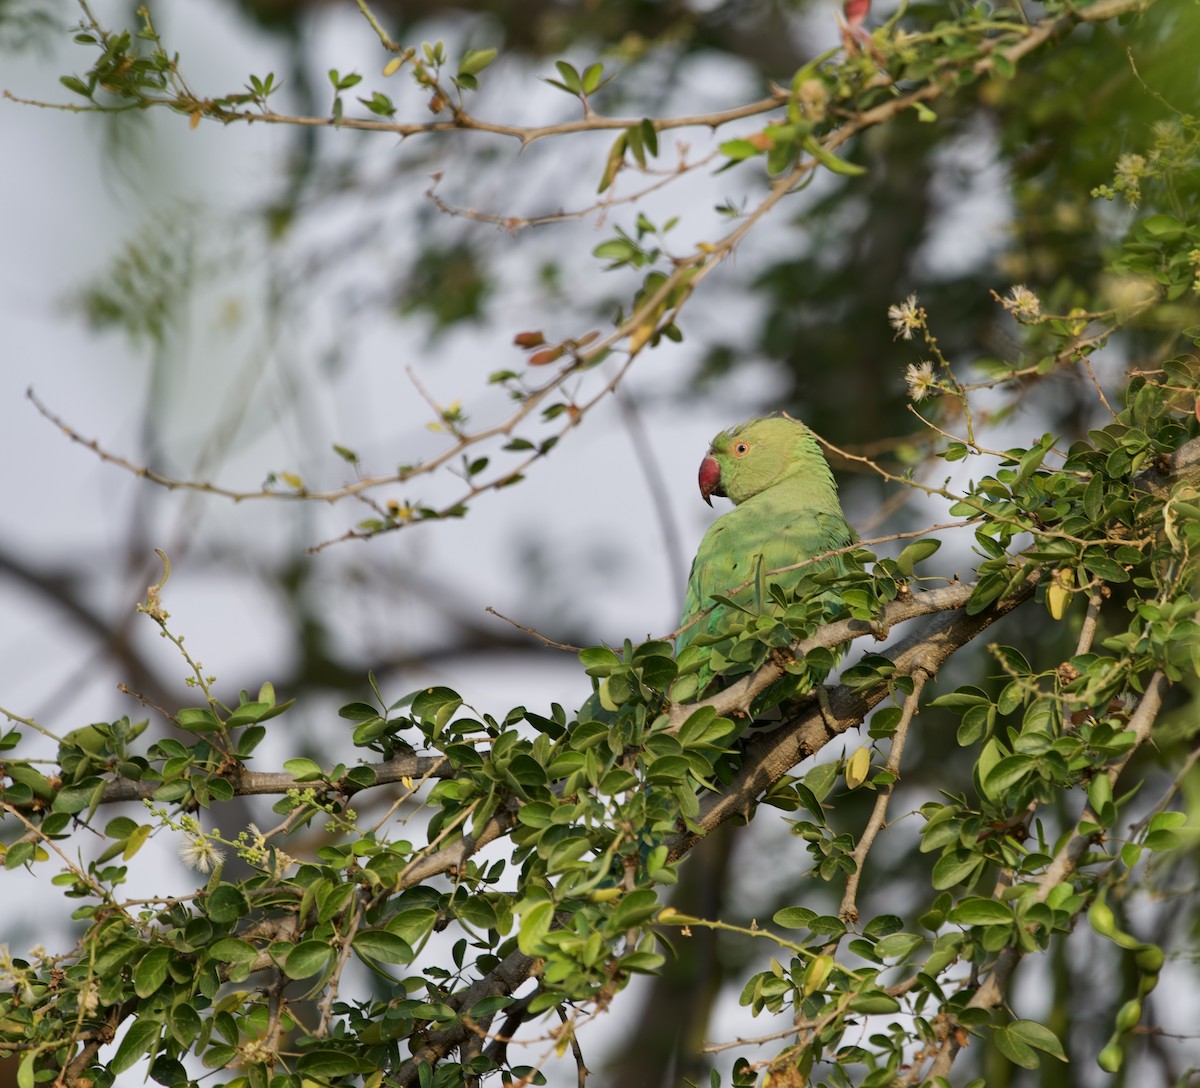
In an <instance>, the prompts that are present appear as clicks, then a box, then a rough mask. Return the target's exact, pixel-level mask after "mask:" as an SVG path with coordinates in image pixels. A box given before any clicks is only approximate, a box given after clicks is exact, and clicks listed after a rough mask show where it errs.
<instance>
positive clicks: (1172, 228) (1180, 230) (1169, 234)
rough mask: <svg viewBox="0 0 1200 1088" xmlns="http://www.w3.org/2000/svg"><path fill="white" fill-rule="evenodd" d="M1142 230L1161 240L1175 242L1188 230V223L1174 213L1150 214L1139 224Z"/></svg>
mask: <svg viewBox="0 0 1200 1088" xmlns="http://www.w3.org/2000/svg"><path fill="white" fill-rule="evenodd" d="M1139 226H1141V228H1142V230H1143V231H1145V233H1146V234H1148V235H1150V236H1151V237H1152V238H1155V239H1157V240H1158V241H1160V242H1174V241H1175V240H1176V239H1178V238H1181V237H1182V236H1183V234H1184V233H1185V232H1186V231H1187V224H1186V223H1182V222H1180V221H1179V220H1178V219H1176V218H1175V217H1174V216H1173V215H1150V216H1147V217H1146V218H1145V219H1143V220H1142V221H1141V223H1140V224H1139Z"/></svg>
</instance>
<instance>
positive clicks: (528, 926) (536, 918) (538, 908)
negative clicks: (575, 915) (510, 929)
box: [517, 899, 554, 956]
mask: <svg viewBox="0 0 1200 1088" xmlns="http://www.w3.org/2000/svg"><path fill="white" fill-rule="evenodd" d="M517 913H518V914H519V915H520V916H521V926H520V928H519V929H518V930H517V946H518V947H519V948H520V949H521V951H522V952H524V953H525V954H526V955H527V956H535V955H538V954H539V953H540V952H542V951H544V949H543V947H542V942H543V940H544V939H545V937H546V934H547V933H549V932H550V924H551V923H552V922H553V921H554V904H553V903H552V902H550V900H549V899H543V900H541V901H540V902H536V903H533V904H532V905H530V906H528V907H524V908H518V911H517Z"/></svg>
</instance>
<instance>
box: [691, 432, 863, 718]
mask: <svg viewBox="0 0 1200 1088" xmlns="http://www.w3.org/2000/svg"><path fill="white" fill-rule="evenodd" d="M700 494H701V495H702V496H703V497H704V500H705V502H707V503H709V505H710V506H711V505H712V500H711V498H710V496H712V495H721V496H724V497H725V498H728V499H730V500H732V501H733V504H734V506H733V509H732V510H730V511H729V512H728V513H726V514H723V515H722V516H721V517H719V518H718V519H717V520H716V521H714V522H713V523H712V525H710V526H709V529H708V532H706V533H705V534H704V538H703V540H701V541H700V548H699V550H698V551H697V552H696V558H695V560H694V561H693V563H692V572H691V576H690V577H689V579H688V586H687V596H686V598H685V600H684V606H683V623H682V627H683V630H682V631H681V632H680V635H679V638H678V641H677V643H676V656H677V658H678V657H682V655H683V652H684V650H686V649H687V648H688V647H689V646H691V645H693V644H694V643H698V644H699V645H701V646H704V645H707V646H708V649H707V651H706V653H707V655H708V656H707V657H706V659H705V661H704V662H703V663H702V665H701V667H700V670H699V672H698V673H696V674H695V675H696V683H695V686H694V687H693V686H692V685H691V684H690V683H689V678H688V677H687V676H684V677H681V678H680V680H678V681H677V682H676V685H675V688H674V690H673V692H672V697H673V698H674V699H675V700H676V701H679V702H689V701H692V700H694V699H697V698H700V697H702V696H703V695H704V693H705V689H706V688H707V687H708V686H709V685H710V683H711V681H712V679H713V676H714V669H713V665H714V664H717V665H718V667H720V668H722V670H723V671H727V672H728V671H732V672H738V671H749V668H750V667H752V665H753V662H752V661H750V662H747V663H746V666H745V668H741V669H739V668H737V667H734V668H732V669H725V667H724V666H725V664H726V663H727V658H726V657H725V655H726V654H727V653H728V652H729V651H730V650H731V648H732V646H733V642H734V638H733V635H732V634H731V635H730V637H728V638H724V639H723V638H721V637H720V636H722V635H724V634H726V633H728V632H730V631H731V628H733V627H735V626H736V625H737V621H738V620H739V618H741V619H746V618H747V616H746V613H747V612H748V613H752V614H754V615H762V614H772V613H773V614H777V615H778V614H781V613H782V611H783V610H782V609H780V608H779V607H778V606H777V605H775V604H773V602H772V601H771V599H770V597H769V595H768V594H767V593H764V587H765V586H769V585H771V584H774V585H777V586H778V587H779V588H780V589H781V590H782V591H783V593H784V594H785V595H786V596H787V597H788V598H790V597H791V596H792V594H794V593H795V592H796V590H797V588H800V587H802V585H803V584H805V583H806V582H808V580H809V579H811V578H812V576H813V575H814V574H815V573H818V572H820V571H829V570H834V571H841V570H843V569H844V568H843V564H842V562H841V559H840V557H831V558H830V559H829V560H826V561H824V562H822V563H818V564H810V565H808V566H805V567H802V568H800V569H799V570H793V571H787V572H785V573H783V574H778V575H771V574H769V572H770V571H773V570H778V569H779V568H781V567H790V566H792V565H794V564H796V563H801V562H803V561H804V560H805V559H810V558H812V557H813V556H817V555H822V554H823V553H825V552H828V551H831V550H833V549H835V548H842V547H845V546H846V545H848V544H850V543H852V542H853V541H854V539H855V536H854V531H853V530H852V529H851V528H850V526H849V525H848V524H847V522H846V519H845V517H844V516H843V514H842V507H841V504H840V503H839V502H838V495H837V484H836V483H835V482H834V479H833V473H832V472H831V471H830V468H829V464H828V462H827V461H826V460H825V456H824V454H823V453H822V452H821V447H820V446H819V445H818V443H817V440H816V438H815V437H814V436H813V433H812V431H810V430H809V429H808V428H807V427H805V426H804V424H803V423H799V422H797V421H796V420H794V419H788V418H787V417H786V416H771V417H768V418H765V419H753V420H750V421H749V422H748V423H743V424H742V425H741V426H739V427H734V428H733V429H732V430H728V431H725V432H723V433H721V434H719V435H717V437H716V438H714V439H713V442H712V446H711V447H710V449H709V451H708V455H707V456H706V457H705V458H704V461H703V462H702V464H701V465H700ZM764 576H765V577H764ZM745 583H750V584H749V585H748V586H747V585H745ZM808 585H809V587H810V588H811V582H808ZM739 587H743V588H740V589H739ZM714 595H717V596H719V597H724V598H725V599H726V600H727V601H732V602H734V605H735V606H731V605H730V604H727V603H723V602H721V601H717V602H714V600H713V596H714ZM815 596H816V599H818V600H823V601H824V602H826V603H832V602H831V601H830V600H829V598H830V596H831V595H830V594H828V593H817V594H816V595H815ZM736 606H740V607H736ZM734 633H736V632H734ZM803 686H804V685H803V684H797V685H793V689H792V690H791V691H790V692H789V691H785V692H782V693H780V695H781V697H782V696H786V695H789V694H795V693H797V692H798V691H800V690H803ZM773 701H774V700H773Z"/></svg>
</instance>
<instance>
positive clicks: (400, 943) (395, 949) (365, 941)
mask: <svg viewBox="0 0 1200 1088" xmlns="http://www.w3.org/2000/svg"><path fill="white" fill-rule="evenodd" d="M351 947H353V949H354V951H355V952H356V953H358V954H359V955H360V956H366V957H369V958H370V959H373V960H379V961H381V962H382V963H411V962H412V961H413V958H414V953H413V950H412V946H411V945H410V944H409V943H408V941H406V940H404V939H403V938H402V937H397V936H396V935H395V934H394V933H389V932H388V931H387V930H386V929H364V930H361V931H360V932H359V933H358V934H356V935H355V937H354V940H353V942H351Z"/></svg>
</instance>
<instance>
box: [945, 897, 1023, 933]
mask: <svg viewBox="0 0 1200 1088" xmlns="http://www.w3.org/2000/svg"><path fill="white" fill-rule="evenodd" d="M949 918H950V921H952V922H957V923H958V924H959V925H962V926H994V925H1011V924H1012V922H1013V912H1012V908H1011V907H1009V906H1008V904H1007V903H1002V902H1000V900H998V899H983V898H981V897H978V896H970V897H968V898H967V899H964V900H963V901H962V902H961V903H959V904H958V906H956V907H955V908H954V909H953V910H952V911H951V912H950V915H949Z"/></svg>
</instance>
